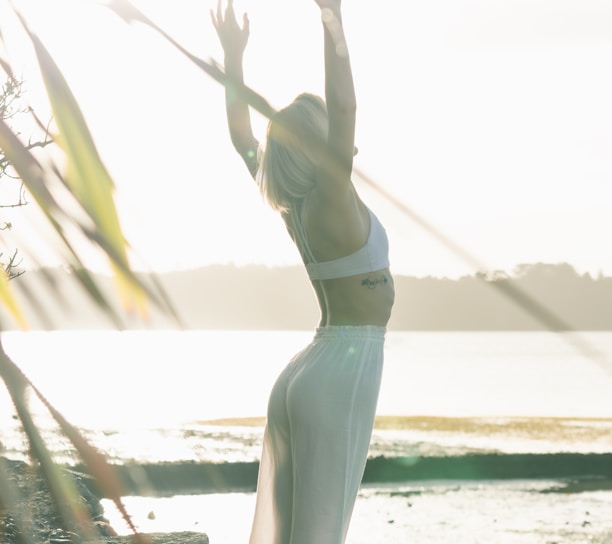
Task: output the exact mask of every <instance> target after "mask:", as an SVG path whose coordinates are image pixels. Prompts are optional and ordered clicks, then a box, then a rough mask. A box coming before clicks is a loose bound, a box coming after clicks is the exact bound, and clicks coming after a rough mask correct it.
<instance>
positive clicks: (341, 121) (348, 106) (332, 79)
mask: <svg viewBox="0 0 612 544" xmlns="http://www.w3.org/2000/svg"><path fill="white" fill-rule="evenodd" d="M315 2H316V3H317V5H318V6H319V7H320V8H321V19H322V22H323V29H324V30H323V35H324V54H325V102H326V104H327V115H328V122H329V133H328V148H329V151H330V153H329V156H328V157H327V158H326V160H325V161H324V162H323V164H322V165H321V169H320V170H321V172H320V175H321V176H322V177H324V178H325V179H322V180H321V181H322V182H323V183H322V184H321V188H322V189H324V190H327V189H329V190H331V191H337V190H338V189H340V190H342V189H344V188H346V186H347V185H349V184H350V181H351V171H352V168H353V155H354V150H355V113H356V108H357V103H356V98H355V87H354V84H353V73H352V71H351V63H350V58H349V53H348V47H347V43H346V37H345V35H344V28H343V26H342V13H341V9H340V5H341V0H315Z"/></svg>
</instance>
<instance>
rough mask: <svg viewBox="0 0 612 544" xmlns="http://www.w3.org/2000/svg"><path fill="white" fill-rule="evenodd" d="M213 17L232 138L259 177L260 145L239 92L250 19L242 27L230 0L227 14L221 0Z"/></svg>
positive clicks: (212, 14) (251, 169) (246, 18)
mask: <svg viewBox="0 0 612 544" xmlns="http://www.w3.org/2000/svg"><path fill="white" fill-rule="evenodd" d="M210 16H211V19H212V23H213V26H214V27H215V30H216V31H217V35H218V36H219V40H220V41H221V46H222V47H223V53H224V64H225V74H226V75H227V76H228V80H229V81H228V82H227V83H226V85H225V110H226V113H227V123H228V127H229V132H230V137H231V140H232V144H233V146H234V148H235V149H236V151H237V152H238V154H239V155H240V156H241V157H242V160H243V161H244V162H245V164H246V165H247V168H248V169H249V172H250V173H251V175H252V176H253V177H255V174H256V173H257V148H258V146H259V142H258V141H257V139H256V138H255V137H254V136H253V130H252V128H251V116H250V112H249V105H248V104H247V103H246V102H245V101H244V100H242V99H241V97H240V95H239V93H237V92H236V88H237V87H239V86H242V85H244V72H243V67H242V59H243V56H244V50H245V48H246V45H247V42H248V40H249V19H248V17H247V14H246V13H245V14H244V16H243V22H242V28H241V27H240V26H239V25H238V21H237V20H236V14H235V13H234V6H233V1H232V0H228V2H227V7H226V8H225V14H224V13H223V10H222V7H221V0H218V3H217V10H216V13H215V11H214V10H211V12H210Z"/></svg>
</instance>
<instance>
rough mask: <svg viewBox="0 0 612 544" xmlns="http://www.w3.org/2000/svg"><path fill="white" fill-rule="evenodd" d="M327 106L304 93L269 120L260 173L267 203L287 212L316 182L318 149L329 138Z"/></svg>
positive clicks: (260, 185) (261, 188) (259, 176)
mask: <svg viewBox="0 0 612 544" xmlns="http://www.w3.org/2000/svg"><path fill="white" fill-rule="evenodd" d="M327 131H328V123H327V109H326V107H325V102H324V101H323V100H322V99H321V98H320V97H318V96H316V95H314V94H310V93H303V94H300V95H299V96H297V97H296V99H295V100H294V101H293V102H292V103H291V104H289V105H288V106H287V107H285V108H283V109H282V110H280V111H278V112H277V113H276V114H274V116H273V117H272V118H271V119H270V122H269V123H268V131H267V141H266V146H265V149H264V150H263V154H262V159H261V163H260V169H259V172H258V176H257V177H258V179H257V180H258V183H259V189H260V191H261V194H262V196H263V197H264V199H265V200H266V202H267V203H268V204H269V205H270V206H271V207H272V208H273V209H275V210H277V211H279V212H281V213H285V212H287V211H289V210H290V209H291V208H292V207H293V205H294V204H295V202H296V201H299V200H301V199H302V198H304V197H305V196H306V195H307V194H308V193H309V192H310V190H311V189H312V188H313V187H314V184H315V175H316V166H317V162H318V161H317V149H319V148H320V147H318V146H317V144H319V145H320V144H321V143H323V142H325V141H326V140H327Z"/></svg>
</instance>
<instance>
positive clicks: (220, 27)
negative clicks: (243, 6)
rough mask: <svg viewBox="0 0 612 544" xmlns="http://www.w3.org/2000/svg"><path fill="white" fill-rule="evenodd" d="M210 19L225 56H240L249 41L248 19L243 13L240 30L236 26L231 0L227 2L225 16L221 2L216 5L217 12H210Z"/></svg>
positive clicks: (219, 0)
mask: <svg viewBox="0 0 612 544" xmlns="http://www.w3.org/2000/svg"><path fill="white" fill-rule="evenodd" d="M210 18H211V19H212V23H213V26H214V27H215V30H216V31H217V35H218V36H219V40H220V41H221V46H222V47H223V51H224V53H225V55H226V56H227V55H230V56H232V55H240V56H241V55H242V54H243V53H244V50H245V48H246V46H247V43H248V41H249V18H248V16H247V14H246V13H245V14H244V15H243V17H242V28H240V26H239V25H238V21H237V20H236V14H235V13H234V3H233V0H228V1H227V7H226V8H225V14H223V11H222V9H221V0H218V3H217V12H216V13H215V12H214V10H212V9H211V10H210Z"/></svg>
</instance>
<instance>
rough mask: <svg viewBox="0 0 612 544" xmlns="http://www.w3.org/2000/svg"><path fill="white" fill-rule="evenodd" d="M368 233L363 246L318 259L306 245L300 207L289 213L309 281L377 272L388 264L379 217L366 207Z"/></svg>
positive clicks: (384, 238)
mask: <svg viewBox="0 0 612 544" xmlns="http://www.w3.org/2000/svg"><path fill="white" fill-rule="evenodd" d="M368 214H369V215H370V233H369V235H368V240H367V242H366V243H365V245H364V246H363V247H361V248H360V249H358V250H357V251H355V252H354V253H351V254H350V255H346V256H344V257H340V258H339V259H333V260H331V261H322V262H317V261H316V260H315V258H314V256H313V254H312V250H311V249H310V246H309V245H308V239H307V237H306V229H305V228H304V221H303V218H302V210H300V211H299V212H298V213H294V214H292V217H294V218H296V219H297V220H294V221H292V224H293V226H294V233H295V237H296V244H297V245H298V249H299V250H300V253H301V254H302V258H303V259H304V264H305V265H306V272H307V273H308V277H309V278H310V279H311V280H331V279H336V278H347V277H350V276H357V275H358V274H365V273H367V272H376V271H377V270H383V269H385V268H388V267H389V240H388V238H387V233H386V232H385V229H384V227H383V226H382V224H381V222H380V221H379V220H378V218H377V217H376V216H375V215H374V213H372V211H371V210H370V209H369V208H368Z"/></svg>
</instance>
